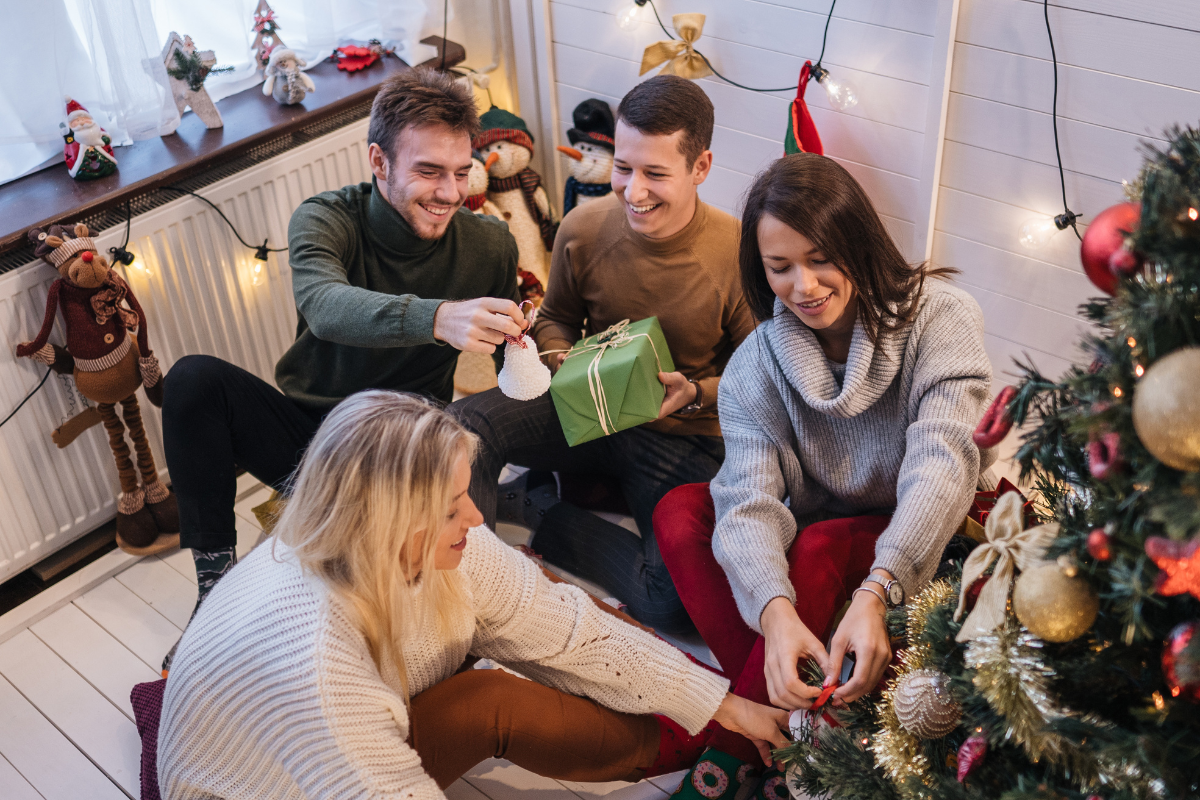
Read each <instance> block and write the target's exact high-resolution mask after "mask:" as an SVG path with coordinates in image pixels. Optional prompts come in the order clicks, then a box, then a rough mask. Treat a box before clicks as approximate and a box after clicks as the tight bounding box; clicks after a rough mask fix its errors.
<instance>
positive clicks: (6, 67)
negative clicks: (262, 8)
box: [0, 0, 442, 184]
mask: <svg viewBox="0 0 1200 800" xmlns="http://www.w3.org/2000/svg"><path fill="white" fill-rule="evenodd" d="M427 5H428V9H427V7H426V6H427ZM0 6H2V12H0V13H2V14H3V23H2V24H0V121H3V124H2V125H0V184H3V183H6V182H8V181H11V180H14V179H16V178H19V177H21V176H22V175H25V174H28V173H29V172H32V171H34V170H36V169H39V168H42V167H44V166H46V165H48V164H50V165H52V164H55V163H59V162H61V160H62V146H63V140H62V133H61V130H60V128H59V123H60V122H65V120H66V102H65V99H64V98H65V96H67V95H69V96H71V97H72V98H74V99H75V100H78V101H79V102H80V103H82V104H83V105H84V106H85V107H86V108H87V109H88V110H89V111H90V112H92V114H93V115H94V116H95V118H96V121H97V122H99V123H100V125H101V126H102V127H104V128H105V129H106V130H107V131H108V134H109V136H111V137H112V139H113V144H114V145H117V146H120V145H127V144H131V143H132V142H134V141H138V140H140V139H149V138H151V137H154V136H165V135H167V134H170V133H173V132H174V130H175V128H176V126H178V124H179V114H178V113H176V110H175V104H174V102H173V101H172V99H171V94H170V90H169V88H168V84H167V76H166V69H165V67H164V65H163V63H162V58H161V55H162V48H163V45H164V44H165V43H166V41H167V36H168V35H169V34H170V33H171V32H172V31H176V32H178V33H179V34H181V35H187V36H191V37H192V40H193V41H194V42H195V43H196V46H197V47H198V48H200V49H201V50H213V51H214V52H215V54H216V57H217V66H231V67H233V68H234V70H233V72H229V73H223V74H219V75H213V76H211V77H210V78H209V79H208V80H207V81H206V82H205V86H206V87H207V88H208V92H209V95H210V96H211V97H212V98H213V100H220V99H221V98H223V97H228V96H229V95H231V94H234V93H236V92H240V91H243V90H244V89H248V88H250V87H252V86H254V85H256V84H258V83H260V82H261V81H262V73H261V72H260V71H258V70H257V69H256V65H255V63H254V61H253V53H252V51H251V46H252V44H253V42H254V37H255V34H254V32H253V30H252V27H253V22H254V10H255V8H256V7H257V6H258V0H3V2H2V3H0ZM271 8H272V9H273V10H274V12H275V20H276V23H277V25H278V35H279V38H280V39H281V40H282V41H283V43H284V44H286V45H287V46H288V47H290V48H292V49H293V50H295V51H296V52H297V53H298V54H299V55H300V56H301V57H302V58H304V59H305V60H306V61H308V64H309V66H310V67H312V66H315V65H316V64H317V63H319V62H320V61H321V59H323V58H326V57H328V56H329V55H330V54H331V53H332V52H333V49H334V48H335V47H337V46H340V45H343V44H348V43H355V44H366V43H367V42H368V41H369V40H371V39H379V40H380V41H382V42H383V43H384V46H385V47H389V48H395V50H396V55H397V56H399V57H400V58H402V59H404V60H405V61H407V62H408V63H409V64H418V63H420V62H422V61H424V60H426V59H428V58H432V57H433V56H434V55H435V54H436V51H435V50H434V48H432V47H429V46H428V45H422V44H419V41H420V40H421V39H422V38H424V37H425V36H427V35H428V34H430V33H437V34H439V35H440V33H441V30H442V0H428V2H427V0H275V2H272V3H271ZM317 90H318V91H320V86H318V87H317ZM218 108H220V106H218ZM117 160H118V161H120V152H119V151H118V153H117Z"/></svg>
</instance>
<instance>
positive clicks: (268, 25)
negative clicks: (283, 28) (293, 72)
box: [251, 0, 286, 69]
mask: <svg viewBox="0 0 1200 800" xmlns="http://www.w3.org/2000/svg"><path fill="white" fill-rule="evenodd" d="M251 30H253V31H254V44H253V45H252V47H253V48H254V57H255V58H257V59H258V65H259V66H260V67H263V68H264V69H265V68H266V66H267V62H268V61H270V60H271V51H272V50H274V49H275V48H276V47H286V45H284V43H283V40H282V39H280V38H279V33H278V31H279V25H278V24H277V23H276V22H275V11H274V10H272V8H271V7H270V6H269V5H267V0H258V8H256V9H254V27H253V28H252V29H251Z"/></svg>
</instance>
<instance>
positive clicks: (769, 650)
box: [759, 597, 837, 709]
mask: <svg viewBox="0 0 1200 800" xmlns="http://www.w3.org/2000/svg"><path fill="white" fill-rule="evenodd" d="M759 624H761V625H762V630H763V638H764V639H765V640H766V663H765V664H764V665H763V672H764V673H765V674H766V678H767V692H768V694H769V695H770V697H771V702H772V703H773V704H774V705H777V706H779V707H780V708H789V709H796V708H810V707H811V706H812V704H813V700H816V699H817V696H818V695H820V694H821V689H820V687H817V686H809V685H807V684H806V683H805V682H804V681H802V680H801V679H800V673H799V664H800V662H801V661H807V660H808V659H812V660H814V661H816V662H817V666H819V667H820V668H821V670H822V671H823V672H824V673H825V679H826V681H828V680H829V676H830V675H833V676H835V677H836V675H837V673H835V672H833V671H832V669H831V668H832V665H831V663H830V660H829V655H828V654H827V653H826V652H825V647H824V646H823V645H822V644H821V641H820V640H819V639H817V637H816V636H814V635H813V633H812V631H810V630H809V629H808V626H807V625H805V624H804V623H803V622H801V621H800V615H799V614H797V613H796V609H795V608H794V607H793V606H792V604H791V602H790V601H789V600H788V599H787V598H786V597H776V598H775V599H774V600H772V601H771V602H769V603H767V607H766V608H764V609H763V612H762V616H761V617H760V618H759Z"/></svg>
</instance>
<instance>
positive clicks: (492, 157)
mask: <svg viewBox="0 0 1200 800" xmlns="http://www.w3.org/2000/svg"><path fill="white" fill-rule="evenodd" d="M499 160H500V154H499V153H497V152H496V151H494V150H493V151H492V152H490V153H488V156H487V160H486V161H484V162H483V170H484V172H491V171H492V166H493V165H494V164H495V163H496V162H497V161H499Z"/></svg>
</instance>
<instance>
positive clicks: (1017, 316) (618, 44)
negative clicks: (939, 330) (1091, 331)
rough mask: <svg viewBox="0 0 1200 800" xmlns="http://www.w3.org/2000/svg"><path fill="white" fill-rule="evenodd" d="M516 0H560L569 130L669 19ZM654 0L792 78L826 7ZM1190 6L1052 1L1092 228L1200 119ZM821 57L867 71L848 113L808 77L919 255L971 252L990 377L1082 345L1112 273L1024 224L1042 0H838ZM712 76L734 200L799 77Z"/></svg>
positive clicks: (735, 205) (1030, 203) (1057, 362)
mask: <svg viewBox="0 0 1200 800" xmlns="http://www.w3.org/2000/svg"><path fill="white" fill-rule="evenodd" d="M511 2H513V3H514V5H515V4H517V3H522V2H523V3H525V4H533V5H539V4H543V5H548V8H549V20H550V44H549V46H548V47H547V48H546V49H545V50H538V49H537V48H536V47H535V48H534V50H535V53H534V54H535V58H536V59H537V60H538V61H539V62H541V63H551V64H552V65H553V75H554V91H553V95H554V97H555V99H556V101H557V104H558V112H557V125H556V131H555V132H556V134H557V135H559V136H563V135H564V134H565V131H566V130H567V129H568V128H569V127H570V126H571V110H572V109H573V108H574V107H575V106H576V105H577V104H578V103H579V102H580V101H582V100H584V99H586V98H588V97H599V98H602V99H604V100H607V101H608V102H609V104H610V105H612V106H613V107H614V108H615V107H616V105H617V103H618V102H619V100H620V98H621V96H622V95H623V94H624V93H625V92H627V91H628V90H629V89H630V88H631V87H632V86H633V85H634V84H635V83H637V82H638V81H639V80H641V78H639V76H638V74H637V71H638V68H639V66H640V63H641V57H642V51H643V49H644V48H645V47H646V45H648V44H650V43H651V42H654V41H657V40H659V39H663V38H665V36H664V34H663V33H662V31H661V30H660V29H659V28H658V26H657V24H656V23H655V22H654V18H653V15H652V14H651V13H649V9H647V10H646V13H645V14H644V15H643V17H642V22H641V24H640V26H639V27H638V28H637V29H636V30H634V31H632V32H624V31H621V30H620V29H618V28H617V26H616V23H615V19H614V16H613V15H614V13H615V12H616V11H618V10H619V9H620V8H622V7H624V6H625V5H626V2H627V0H511ZM656 2H657V5H658V8H659V12H660V13H661V15H662V18H663V21H664V22H666V23H667V24H668V26H669V25H670V18H671V15H672V14H676V13H682V12H693V11H694V12H701V13H704V14H706V15H707V19H706V22H705V28H704V34H703V36H702V37H701V39H700V40H699V41H698V43H697V48H698V49H699V50H701V51H702V52H703V53H705V55H707V56H708V57H709V59H711V61H712V62H713V64H714V65H715V66H716V68H717V69H718V70H720V71H721V72H722V73H724V74H725V75H727V76H728V77H729V78H731V79H732V80H735V81H738V82H739V83H744V84H746V85H749V86H760V87H770V86H787V85H789V84H791V83H793V82H794V81H795V78H796V75H797V74H798V72H799V69H800V66H801V65H802V64H803V62H804V60H805V59H813V60H815V59H816V57H817V54H818V52H819V50H820V45H821V33H822V28H823V26H824V22H825V15H826V14H827V13H828V11H829V6H830V4H829V0H656ZM1192 5H1194V4H1187V3H1185V4H1179V3H1173V2H1169V0H1149V1H1148V2H1144V3H1129V2H1126V0H1051V2H1050V8H1049V15H1050V22H1051V25H1052V27H1053V29H1054V40H1055V45H1056V48H1057V55H1058V60H1059V92H1058V114H1059V121H1058V122H1059V124H1058V127H1059V136H1060V142H1061V149H1062V159H1063V166H1064V169H1065V173H1066V190H1067V201H1068V204H1069V206H1070V208H1071V209H1072V210H1074V211H1076V212H1077V213H1080V214H1082V220H1081V222H1082V224H1081V230H1083V229H1085V228H1086V224H1087V222H1088V221H1089V220H1090V219H1091V218H1092V217H1094V216H1095V215H1096V214H1097V213H1098V212H1100V211H1101V210H1103V209H1104V208H1106V207H1108V206H1110V205H1112V204H1113V203H1117V202H1120V201H1121V200H1122V199H1123V192H1122V188H1121V181H1122V180H1130V179H1133V178H1134V177H1135V176H1136V174H1137V171H1138V169H1139V168H1140V165H1141V163H1142V157H1143V156H1142V153H1143V148H1144V147H1145V146H1146V145H1151V146H1156V145H1161V144H1162V143H1163V142H1164V140H1165V135H1164V130H1165V129H1166V128H1167V127H1168V126H1171V125H1174V124H1185V125H1186V124H1191V125H1196V124H1198V123H1200V70H1197V69H1196V58H1195V54H1196V53H1198V52H1200V16H1197V15H1196V14H1195V13H1193V12H1194V9H1193V8H1191V6H1192ZM825 64H826V65H827V66H828V67H829V68H830V69H831V71H833V72H834V73H835V74H838V75H844V76H846V77H849V78H850V79H851V80H853V81H854V82H855V84H856V85H857V87H858V89H859V103H858V105H857V106H855V107H854V108H852V109H849V110H848V111H845V112H839V111H835V110H833V109H832V108H830V107H829V105H828V103H827V101H826V99H825V93H824V92H823V91H822V90H821V89H820V87H819V86H816V85H815V84H814V85H813V86H812V87H811V88H810V91H809V93H808V101H809V106H810V108H811V110H812V114H813V119H814V120H815V121H816V124H817V128H818V129H819V130H820V132H821V138H822V140H823V142H824V144H825V150H826V153H827V155H829V156H831V157H832V158H834V159H836V160H837V161H839V163H841V164H843V165H844V166H845V167H846V168H847V169H848V170H849V171H850V172H851V174H853V175H854V176H855V178H857V179H858V180H859V182H860V183H862V185H863V186H864V188H865V189H866V190H867V192H868V193H869V194H870V195H871V197H872V200H873V201H874V202H875V204H876V207H877V208H878V210H879V211H880V213H881V215H882V216H883V217H884V221H885V223H886V224H887V225H888V228H889V230H891V231H892V233H893V236H895V238H896V240H897V242H898V244H900V246H901V248H902V249H903V250H904V251H905V252H906V254H907V255H908V257H909V258H911V259H913V260H914V261H915V260H918V259H921V258H931V259H932V260H933V261H934V262H935V263H937V264H939V265H944V266H951V267H956V268H958V269H959V270H960V271H961V274H960V275H959V277H958V279H957V280H958V282H959V284H960V285H962V286H963V287H964V288H966V289H967V290H968V291H969V292H971V293H972V294H973V295H974V296H975V297H976V299H977V300H978V301H979V303H980V306H981V307H982V308H983V310H984V316H985V325H986V333H985V340H986V343H987V348H988V353H989V355H990V356H991V358H992V361H993V367H994V370H995V375H996V386H997V387H999V386H1001V385H1003V384H1005V383H1010V382H1012V380H1013V377H1012V374H1013V372H1014V369H1013V365H1012V361H1013V359H1014V358H1025V357H1029V358H1032V359H1033V361H1034V362H1035V363H1036V364H1037V365H1038V366H1039V367H1040V368H1041V369H1042V370H1043V371H1045V372H1046V373H1048V374H1050V375H1058V374H1060V373H1061V372H1062V370H1064V369H1065V368H1066V367H1067V366H1068V365H1069V363H1071V362H1072V361H1078V360H1080V359H1083V358H1084V357H1085V356H1084V355H1083V354H1082V353H1080V352H1079V350H1078V341H1079V338H1080V336H1081V335H1082V334H1083V333H1085V331H1086V327H1087V325H1086V323H1085V322H1083V321H1081V320H1080V319H1079V317H1078V316H1077V310H1078V306H1079V304H1081V303H1082V302H1084V301H1085V300H1086V299H1087V298H1088V297H1091V296H1093V295H1095V294H1096V293H1097V292H1098V290H1096V289H1095V288H1094V287H1093V286H1092V285H1091V284H1090V283H1089V282H1088V281H1087V279H1086V278H1085V277H1084V276H1083V274H1082V271H1081V269H1080V264H1079V246H1078V241H1077V240H1076V239H1075V237H1074V235H1073V234H1072V233H1070V232H1069V231H1068V232H1064V233H1060V234H1058V235H1057V236H1055V237H1054V239H1053V240H1052V241H1051V242H1050V244H1049V245H1047V246H1046V247H1044V248H1042V249H1041V250H1037V251H1031V250H1025V249H1023V248H1021V247H1020V246H1019V245H1018V243H1017V230H1018V228H1019V226H1020V225H1021V223H1022V222H1024V221H1025V220H1027V219H1029V218H1031V217H1034V216H1038V215H1047V216H1048V215H1053V214H1056V213H1058V212H1060V211H1061V210H1062V198H1061V196H1060V190H1059V178H1058V167H1057V163H1056V158H1055V152H1054V138H1053V131H1052V126H1051V99H1052V78H1053V72H1052V70H1053V66H1052V63H1051V60H1050V46H1049V42H1048V40H1047V37H1046V27H1045V22H1044V19H1043V12H1042V3H1041V2H1040V0H937V2H929V1H928V0H841V2H839V3H838V4H837V6H836V10H835V13H834V16H833V19H832V22H831V24H830V28H829V43H828V46H827V49H826V54H825ZM545 74H547V73H546V72H545V70H543V72H542V73H540V75H543V76H544V75H545ZM699 83H700V86H701V87H702V88H703V89H704V90H705V92H707V93H708V95H709V97H710V98H711V99H712V101H713V104H714V106H715V107H716V115H717V119H716V122H717V129H716V131H715V133H714V136H713V153H714V156H715V166H714V168H713V172H712V175H711V176H710V177H709V179H708V181H707V182H706V183H705V185H704V186H703V187H702V188H701V196H702V197H703V198H704V199H705V200H706V201H707V202H710V203H712V204H714V205H716V206H718V207H720V208H723V209H725V210H727V211H730V212H731V213H737V212H738V210H739V205H740V200H741V197H742V194H743V192H744V191H745V189H746V187H747V186H748V185H749V183H750V181H751V180H752V179H753V176H754V175H755V174H756V173H757V172H758V171H759V170H761V169H762V168H763V167H764V166H766V165H767V164H768V163H770V161H772V160H773V159H775V158H777V157H778V156H779V155H780V154H781V153H782V139H783V135H784V131H785V130H786V113H787V104H788V102H789V101H790V99H791V97H792V93H791V92H776V93H770V94H758V93H754V92H748V91H745V90H742V89H738V88H736V87H733V86H730V85H728V84H726V83H723V82H721V81H720V80H719V79H717V78H716V77H710V78H705V79H703V80H701V81H700V82H699ZM544 157H545V156H544ZM555 185H556V188H557V187H559V186H561V184H559V183H557V182H556V184H555ZM555 194H558V192H555ZM556 202H557V200H556ZM1008 449H1009V450H1011V445H1010V446H1009V448H1008Z"/></svg>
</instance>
